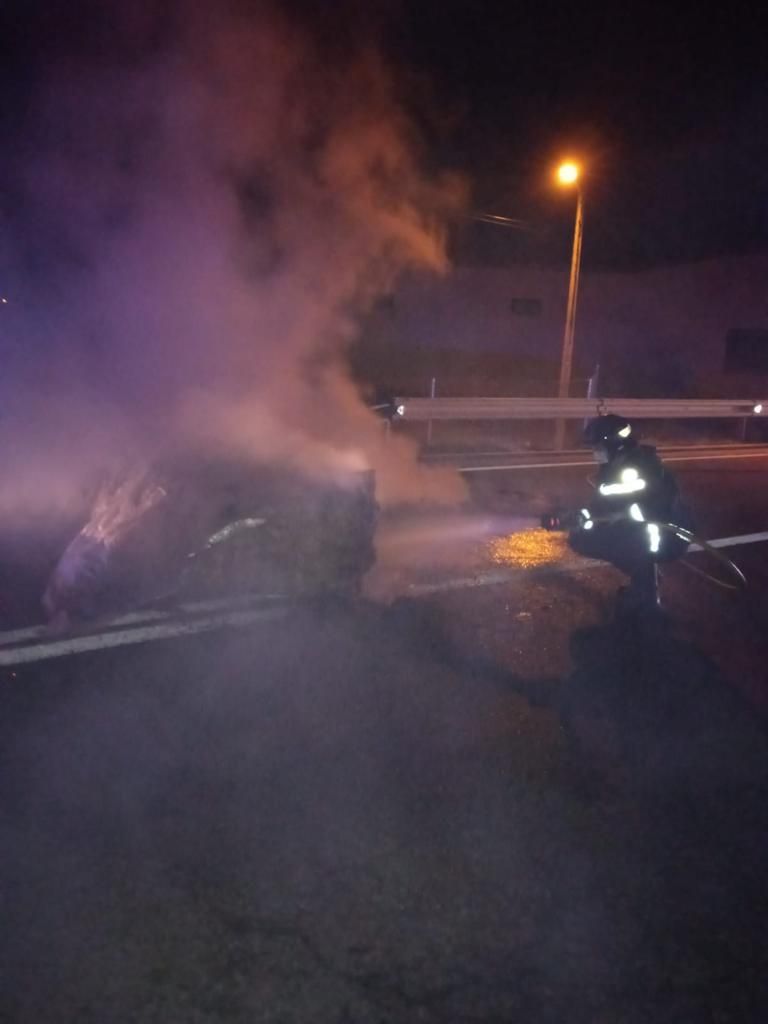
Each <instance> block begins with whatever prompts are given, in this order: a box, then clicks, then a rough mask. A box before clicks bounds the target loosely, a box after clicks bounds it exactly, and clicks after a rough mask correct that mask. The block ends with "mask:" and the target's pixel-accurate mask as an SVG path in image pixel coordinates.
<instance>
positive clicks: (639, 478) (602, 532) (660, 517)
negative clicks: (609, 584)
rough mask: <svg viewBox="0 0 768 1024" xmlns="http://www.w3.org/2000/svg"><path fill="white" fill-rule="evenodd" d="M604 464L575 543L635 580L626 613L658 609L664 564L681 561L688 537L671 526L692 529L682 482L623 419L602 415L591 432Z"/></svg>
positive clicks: (575, 523) (574, 531) (572, 537)
mask: <svg viewBox="0 0 768 1024" xmlns="http://www.w3.org/2000/svg"><path fill="white" fill-rule="evenodd" d="M584 441H585V443H586V444H587V445H589V446H590V447H591V448H592V450H593V452H594V456H595V461H596V462H597V463H598V464H599V466H600V468H599V470H598V474H597V479H596V481H595V489H596V494H595V497H594V500H593V501H592V502H591V504H590V506H589V508H584V509H582V510H581V511H580V513H578V514H577V516H575V517H572V518H571V521H570V523H569V524H568V525H570V526H571V527H572V528H571V530H570V534H569V544H570V546H571V548H572V549H573V550H574V551H575V552H577V553H578V554H580V555H584V556H585V557H587V558H596V559H600V560H601V561H605V562H610V563H611V564H612V565H615V566H616V568H617V569H620V570H621V571H622V572H624V573H625V574H626V575H627V576H628V577H629V585H628V586H627V587H624V588H622V589H621V591H620V592H619V607H620V610H632V611H634V610H655V609H657V608H658V606H659V596H658V568H657V567H658V564H659V563H660V562H669V561H673V560H675V559H677V558H680V557H681V556H682V555H683V554H684V553H685V551H686V550H687V547H688V542H687V541H685V540H683V539H682V538H681V537H679V536H677V535H676V534H675V532H674V530H672V529H670V528H669V527H668V526H667V524H674V525H677V526H681V527H684V528H685V529H689V528H690V525H691V524H690V521H689V517H688V514H687V512H686V510H685V508H684V506H683V504H682V502H681V501H680V496H679V491H678V487H677V482H676V480H675V478H674V476H673V475H672V474H671V473H670V472H669V470H668V469H667V468H666V467H665V466H664V464H663V463H662V461H661V459H660V458H659V457H658V455H657V454H656V449H655V448H653V447H652V446H651V445H644V444H639V443H638V442H639V438H638V435H637V431H636V429H635V427H634V426H633V425H632V424H631V423H630V422H629V421H628V420H626V419H624V418H623V417H622V416H614V415H607V416H599V417H598V418H597V419H594V420H591V421H590V422H589V423H588V424H587V427H586V430H585V432H584Z"/></svg>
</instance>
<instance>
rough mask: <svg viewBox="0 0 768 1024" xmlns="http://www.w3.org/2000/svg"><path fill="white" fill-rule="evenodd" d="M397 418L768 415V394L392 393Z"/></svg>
mask: <svg viewBox="0 0 768 1024" xmlns="http://www.w3.org/2000/svg"><path fill="white" fill-rule="evenodd" d="M394 405H395V415H394V422H397V421H398V420H415V421H422V422H425V421H429V420H553V419H572V420H582V419H588V418H589V417H592V416H599V415H602V414H605V413H618V414H619V415H621V416H626V417H627V419H654V420H656V419H659V420H662V419H665V420H666V419H670V420H671V419H724V418H731V419H745V418H751V417H757V416H760V415H762V414H765V415H767V416H768V399H766V400H765V402H755V401H754V399H744V400H734V399H709V398H702V399H689V398H659V399H657V398H600V399H597V398H396V399H395V402H394Z"/></svg>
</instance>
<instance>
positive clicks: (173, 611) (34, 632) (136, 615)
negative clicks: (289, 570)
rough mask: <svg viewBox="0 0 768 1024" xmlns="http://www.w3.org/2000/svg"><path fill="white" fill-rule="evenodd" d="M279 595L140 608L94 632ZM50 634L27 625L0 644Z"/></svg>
mask: <svg viewBox="0 0 768 1024" xmlns="http://www.w3.org/2000/svg"><path fill="white" fill-rule="evenodd" d="M283 599H284V595H282V594H259V595H258V596H257V595H254V594H242V595H232V594H230V595H229V596H228V597H216V598H210V599H209V600H207V601H190V602H188V603H187V604H179V605H174V606H173V607H171V608H169V609H168V610H167V611H162V610H158V609H153V608H146V609H143V610H140V611H135V612H128V613H127V614H126V615H120V616H118V617H117V618H115V619H107V620H104V619H102V620H100V621H99V620H95V621H94V622H93V631H98V632H100V633H103V632H104V631H105V630H108V629H114V628H115V627H116V626H134V625H139V624H141V623H150V622H167V621H169V620H172V619H174V618H176V619H178V618H179V617H180V616H191V615H200V614H203V613H205V612H215V611H218V610H220V609H223V610H228V611H231V610H233V609H235V608H239V607H245V606H254V604H255V603H256V602H257V601H261V602H264V603H268V602H269V601H279V600H283ZM52 636H53V634H52V632H51V627H50V626H27V627H25V628H23V629H9V630H7V632H5V633H0V647H8V646H9V645H10V644H18V643H21V642H22V641H24V640H36V639H38V638H39V639H45V638H51V637H52Z"/></svg>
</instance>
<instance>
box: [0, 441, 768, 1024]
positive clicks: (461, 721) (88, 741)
mask: <svg viewBox="0 0 768 1024" xmlns="http://www.w3.org/2000/svg"><path fill="white" fill-rule="evenodd" d="M766 473H768V458H760V459H754V460H741V461H737V460H734V461H731V462H729V461H727V460H723V461H719V462H717V463H712V464H705V463H697V464H696V465H691V466H686V467H685V468H682V467H681V471H680V477H681V481H682V483H683V486H684V488H685V491H686V493H687V495H688V496H689V498H690V500H691V503H692V504H693V506H694V509H695V511H696V517H697V522H698V523H699V529H700V530H701V531H702V532H703V533H705V534H706V535H709V536H713V535H723V534H724V533H742V532H744V533H746V532H751V531H754V530H758V529H761V528H763V527H765V526H766V524H768V487H766V485H765V483H764V480H765V474H766ZM584 475H585V469H584V467H565V468H562V469H559V470H556V471H552V470H543V471H541V472H539V471H534V470H531V471H527V472H526V473H525V474H524V473H520V472H517V473H516V472H514V471H513V472H506V471H505V472H496V473H489V474H475V475H473V476H472V482H471V488H472V491H473V498H474V508H473V510H472V511H471V512H468V513H467V514H466V515H462V516H459V517H457V516H450V515H447V514H442V515H436V516H435V517H434V518H433V519H431V520H429V521H426V522H425V521H424V520H423V519H422V521H421V523H418V522H414V521H413V520H410V521H405V520H394V521H392V522H390V523H389V524H387V528H386V529H385V530H384V531H383V532H382V536H381V538H380V553H381V558H382V564H381V565H380V567H379V576H378V578H377V580H375V581H374V582H376V584H377V585H378V586H379V587H380V588H381V593H380V595H379V596H386V597H387V599H388V601H389V603H382V602H381V601H377V602H374V601H362V602H360V603H358V604H356V605H354V606H353V605H344V604H334V605H332V606H331V605H324V606H314V607H303V608H297V609H295V610H294V612H293V613H292V614H291V615H289V616H288V617H286V618H285V619H284V620H282V621H280V622H277V623H271V624H269V625H267V626H261V627H258V628H254V629H253V630H251V631H249V632H238V633H235V632H232V633H228V632H221V633H219V634H216V635H215V636H209V637H205V638H194V639H187V640H183V641H170V642H164V643H162V644H157V645H155V646H151V647H150V646H147V647H141V648H126V649H123V650H119V651H112V652H108V653H103V654H93V655H88V656H83V657H80V658H75V659H67V660H60V661H55V662H51V663H48V664H41V665H38V666H34V667H30V668H27V669H19V670H18V671H16V673H15V674H13V673H11V672H10V671H8V672H6V673H4V675H3V677H2V684H1V685H2V716H1V717H0V757H1V758H2V764H0V808H1V809H2V832H1V835H2V844H3V846H2V856H1V857H0V900H1V903H0V913H1V915H2V922H3V927H2V930H0V1020H2V1021H8V1022H14V1024H15V1022H18V1024H27V1022H30V1024H31V1022H35V1024H49V1022H51V1024H54V1022H55V1024H60V1022H70V1021H71V1022H73V1024H74V1022H78V1024H79V1022H91V1021H92V1022H98V1024H112V1022H115V1024H123V1022H126V1024H127V1022H152V1024H154V1022H167V1021H185V1022H186V1021H190V1022H206V1024H207V1022H212V1024H213V1022H216V1024H218V1022H230V1021H235V1022H241V1021H242V1022H243V1024H245V1022H248V1024H251V1022H253V1021H265V1022H273V1021H274V1022H278V1021H280V1022H294V1021H295V1022H302V1024H303V1022H314V1021H317V1022H347V1024H349V1022H358V1021H359V1022H368V1021H371V1022H380V1024H383V1022H393V1024H394V1022H406V1024H409V1022H414V1024H415V1022H423V1021H427V1022H446V1021H449V1022H489V1024H490V1022H516V1021H521V1022H522V1021H525V1022H527V1021H530V1020H537V1021H543V1022H552V1024H555V1022H557V1024H560V1022H562V1021H568V1022H569V1024H570V1022H575V1024H580V1022H584V1024H608V1022H611V1024H624V1022H626V1024H639V1022H643V1024H644V1022H646V1021H647V1022H649V1024H650V1022H654V1024H657V1022H662V1024H664V1022H669V1024H680V1022H685V1021H696V1022H699V1021H712V1022H715V1021H717V1022H730V1021H733V1022H737V1021H738V1022H740V1024H741V1022H745V1021H755V1022H757V1021H764V1020H765V1019H766V1018H767V1016H768V988H767V987H766V978H767V977H768V974H767V973H766V956H767V953H766V949H767V947H766V944H765V939H764V922H765V911H766V906H765V903H766V895H765V894H766V892H768V885H767V884H766V883H768V878H766V866H765V858H764V851H765V848H766V840H767V839H768V801H767V800H766V785H767V784H768V745H767V744H766V735H765V727H764V724H763V719H762V718H761V716H760V715H759V714H758V713H757V711H756V710H755V709H756V708H759V707H760V702H761V699H762V696H761V695H762V692H763V690H762V687H763V686H764V678H763V677H764V673H763V672H762V667H761V666H762V661H763V660H764V658H765V654H766V650H765V648H766V644H765V634H766V622H768V617H766V615H765V614H764V611H765V605H764V603H763V601H762V592H763V584H764V583H765V580H766V571H767V570H768V561H766V555H765V553H764V552H763V551H762V548H759V549H758V547H757V546H755V547H754V548H751V549H749V550H748V551H744V552H739V553H738V560H739V561H740V562H741V563H743V564H744V567H745V569H746V570H747V574H748V576H749V578H750V589H749V591H748V592H747V593H745V594H731V593H729V592H726V591H722V590H718V589H717V588H715V587H714V586H712V585H711V584H709V583H707V581H705V580H703V579H701V578H700V577H698V576H696V575H695V574H693V573H692V572H690V571H689V570H686V569H684V568H680V567H677V568H675V569H674V570H672V571H670V573H669V574H668V575H667V577H666V578H665V581H664V587H665V594H666V597H667V603H668V607H669V612H670V615H669V618H668V619H667V620H665V621H662V622H660V623H646V624H639V623H638V624H634V625H631V626H629V625H627V624H626V623H621V622H615V621H614V620H613V618H612V604H613V593H614V591H615V588H616V586H617V584H618V582H619V578H618V575H617V574H615V573H614V572H613V571H612V570H610V569H603V568H594V567H591V568H588V569H586V570H585V569H583V568H579V567H577V566H572V565H569V564H568V563H567V560H566V561H563V560H562V559H560V558H558V556H557V551H556V550H554V552H548V551H544V557H543V559H542V560H541V561H540V564H538V565H537V566H535V567H533V568H531V567H528V568H526V567H525V566H524V565H522V561H523V560H524V559H525V558H527V557H528V556H529V555H530V554H531V550H532V551H533V555H536V554H537V552H538V551H539V547H537V545H536V544H534V545H533V548H532V549H531V550H528V549H527V548H526V549H523V550H522V551H520V550H518V549H516V548H514V547H513V548H512V549H511V555H510V553H509V549H508V548H507V547H504V546H503V545H502V547H501V548H499V547H498V546H497V547H494V544H495V541H496V540H498V535H499V534H501V535H502V537H503V536H504V531H505V530H507V529H509V530H511V529H515V528H516V529H520V528H522V527H527V526H530V525H532V523H533V521H534V519H533V518H529V517H535V516H536V515H538V513H539V511H542V510H543V509H544V508H545V507H546V506H547V504H548V503H552V502H553V501H556V502H558V503H566V502H570V501H571V500H573V499H577V498H579V497H580V495H581V494H582V493H584V492H583V488H586V487H587V486H588V485H587V484H586V482H585V480H584ZM494 552H495V556H494ZM508 556H509V557H508ZM696 557H697V558H700V557H701V556H696ZM505 558H507V561H506V562H505V561H504V559H505ZM696 564H699V563H696ZM701 567H705V565H704V562H703V561H702V562H701ZM493 570H499V571H503V574H504V575H503V581H502V582H497V583H496V584H495V585H478V586H469V585H467V586H464V587H460V588H459V587H457V588H450V587H445V588H444V589H434V590H433V591H427V590H426V589H424V588H423V589H422V590H421V591H416V590H413V589H412V588H411V589H409V588H410V584H411V583H413V582H416V583H420V584H422V585H423V584H425V583H426V582H428V581H429V580H430V579H431V580H433V581H434V582H437V583H441V582H442V583H445V582H446V581H450V580H451V579H454V580H455V579H456V578H463V579H465V580H466V581H471V580H472V579H473V578H474V579H477V578H478V576H479V574H481V573H482V572H483V571H486V572H490V571H493ZM501 578H502V577H500V579H501ZM387 588H389V592H388V593H387ZM374 589H375V588H374ZM416 593H421V594H425V595H426V596H420V597H414V596H409V595H414V594H416ZM398 594H399V595H400V596H399V597H397V595H398Z"/></svg>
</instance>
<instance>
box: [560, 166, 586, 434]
mask: <svg viewBox="0 0 768 1024" xmlns="http://www.w3.org/2000/svg"><path fill="white" fill-rule="evenodd" d="M556 177H557V181H558V184H559V185H561V186H563V187H565V188H572V187H574V186H575V188H576V221H575V224H574V228H573V253H572V255H571V277H570V282H569V284H568V306H567V308H566V311H565V330H564V332H563V352H562V356H561V357H560V383H559V386H558V389H557V397H558V398H568V392H569V391H570V386H571V367H572V365H573V334H574V330H575V327H576V298H577V296H578V293H579V270H580V267H581V236H582V232H583V228H584V193H583V192H582V189H581V184H580V181H581V167H579V165H578V164H577V163H575V162H574V161H573V160H565V161H563V163H561V164H560V166H559V167H558V168H557V174H556ZM564 440H565V420H563V419H559V420H558V421H557V423H556V427H555V449H556V450H557V451H561V450H562V447H563V443H564Z"/></svg>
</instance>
